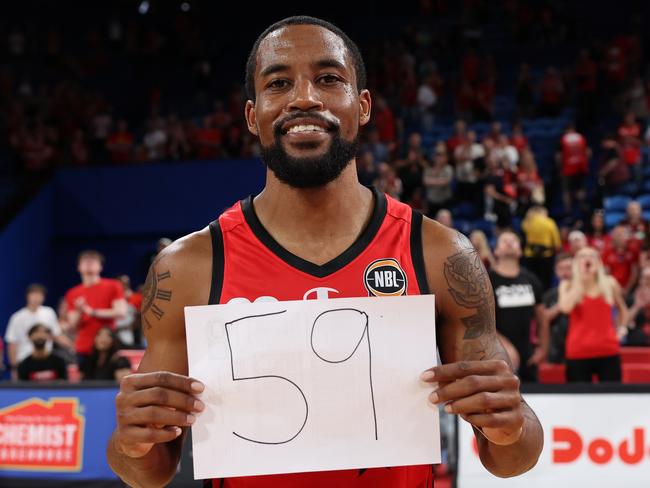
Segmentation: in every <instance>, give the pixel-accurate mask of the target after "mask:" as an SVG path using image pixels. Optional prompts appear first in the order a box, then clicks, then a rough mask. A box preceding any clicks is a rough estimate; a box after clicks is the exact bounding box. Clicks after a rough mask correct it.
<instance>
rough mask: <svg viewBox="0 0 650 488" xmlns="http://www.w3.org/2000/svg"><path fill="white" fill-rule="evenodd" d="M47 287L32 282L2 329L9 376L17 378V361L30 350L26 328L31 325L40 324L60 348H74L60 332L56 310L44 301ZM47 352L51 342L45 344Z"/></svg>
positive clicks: (30, 345)
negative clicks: (21, 301) (22, 303)
mask: <svg viewBox="0 0 650 488" xmlns="http://www.w3.org/2000/svg"><path fill="white" fill-rule="evenodd" d="M45 294H46V290H45V287H44V286H43V285H39V284H36V283H35V284H32V285H29V286H28V287H27V291H26V292H25V299H26V302H27V303H26V306H25V307H23V308H21V309H20V310H18V311H17V312H15V313H14V314H12V316H11V317H10V318H9V323H8V325H7V330H6V331H5V342H6V344H7V357H8V359H9V366H10V368H11V373H12V378H13V379H16V374H17V369H16V368H17V367H18V363H20V362H21V361H22V360H23V359H25V358H26V357H28V356H29V355H30V354H31V352H32V349H33V348H32V341H31V340H30V338H29V330H30V329H31V328H32V326H33V325H34V324H40V325H42V326H44V327H47V329H48V330H49V331H50V334H51V337H52V338H53V339H54V341H55V342H56V343H57V344H58V345H59V346H61V347H64V348H66V349H72V350H74V344H72V342H71V341H70V339H68V338H67V337H66V336H65V335H63V334H62V333H61V328H60V327H59V322H58V320H57V318H56V312H54V309H52V308H51V307H47V306H45V305H43V303H45ZM46 349H47V351H48V352H49V351H51V350H52V343H51V342H48V343H47V344H46Z"/></svg>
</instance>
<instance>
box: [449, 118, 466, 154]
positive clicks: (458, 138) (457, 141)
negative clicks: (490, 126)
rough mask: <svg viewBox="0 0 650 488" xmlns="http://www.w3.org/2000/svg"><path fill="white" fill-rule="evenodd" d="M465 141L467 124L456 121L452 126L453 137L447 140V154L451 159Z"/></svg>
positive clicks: (462, 121)
mask: <svg viewBox="0 0 650 488" xmlns="http://www.w3.org/2000/svg"><path fill="white" fill-rule="evenodd" d="M466 139H467V124H465V121H464V120H457V121H456V123H455V124H454V135H452V136H451V137H450V138H449V139H447V152H448V154H450V155H451V156H452V157H453V155H454V153H455V152H456V148H457V147H458V146H460V145H462V144H463V143H464V142H465V140H466Z"/></svg>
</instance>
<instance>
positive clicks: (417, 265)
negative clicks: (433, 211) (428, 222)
mask: <svg viewBox="0 0 650 488" xmlns="http://www.w3.org/2000/svg"><path fill="white" fill-rule="evenodd" d="M411 261H412V262H413V269H414V270H415V277H416V278H417V281H418V288H420V294H421V295H428V294H429V293H431V292H430V291H429V283H428V281H427V270H426V268H425V267H424V252H423V249H422V214H421V213H420V212H418V211H416V210H412V211H411Z"/></svg>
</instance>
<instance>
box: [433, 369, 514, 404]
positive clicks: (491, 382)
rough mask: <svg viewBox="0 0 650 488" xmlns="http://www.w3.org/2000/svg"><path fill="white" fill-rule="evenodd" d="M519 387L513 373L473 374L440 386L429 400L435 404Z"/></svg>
mask: <svg viewBox="0 0 650 488" xmlns="http://www.w3.org/2000/svg"><path fill="white" fill-rule="evenodd" d="M518 389H519V378H517V377H516V376H515V375H513V374H510V375H503V376H480V375H471V376H466V377H465V378H462V379H460V380H456V381H454V382H452V383H449V384H447V385H446V386H442V387H440V388H438V389H437V390H436V391H434V392H433V393H431V395H429V400H430V401H431V403H434V404H435V403H440V402H451V401H454V400H458V399H461V398H465V397H469V396H471V395H474V394H476V393H480V392H497V391H501V390H518Z"/></svg>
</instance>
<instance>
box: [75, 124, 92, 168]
mask: <svg viewBox="0 0 650 488" xmlns="http://www.w3.org/2000/svg"><path fill="white" fill-rule="evenodd" d="M89 158H90V153H89V151H88V146H87V145H86V136H85V135H84V131H82V130H81V129H77V130H76V131H74V136H73V139H72V141H71V142H70V159H71V161H72V164H73V165H75V166H86V165H87V164H88V162H89Z"/></svg>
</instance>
